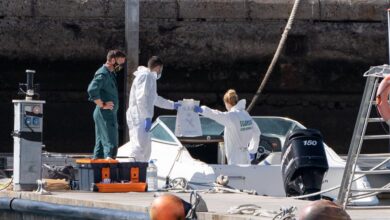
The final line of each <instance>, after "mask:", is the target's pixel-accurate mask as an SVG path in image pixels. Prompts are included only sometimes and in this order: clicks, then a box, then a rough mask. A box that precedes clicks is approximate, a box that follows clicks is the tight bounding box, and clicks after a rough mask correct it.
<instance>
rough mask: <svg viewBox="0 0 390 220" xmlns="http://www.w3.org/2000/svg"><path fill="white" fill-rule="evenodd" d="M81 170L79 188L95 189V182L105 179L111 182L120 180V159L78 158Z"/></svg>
mask: <svg viewBox="0 0 390 220" xmlns="http://www.w3.org/2000/svg"><path fill="white" fill-rule="evenodd" d="M76 163H77V168H78V170H79V172H78V173H79V178H78V180H79V189H80V190H86V191H93V187H94V184H96V183H102V182H103V181H104V179H109V180H110V182H112V183H114V182H119V179H118V161H117V160H104V159H97V160H93V159H81V160H76Z"/></svg>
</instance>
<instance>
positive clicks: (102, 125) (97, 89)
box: [88, 50, 126, 159]
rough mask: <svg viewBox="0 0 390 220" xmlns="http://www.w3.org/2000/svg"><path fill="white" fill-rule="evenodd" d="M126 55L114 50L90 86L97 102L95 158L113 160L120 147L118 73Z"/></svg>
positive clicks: (91, 97)
mask: <svg viewBox="0 0 390 220" xmlns="http://www.w3.org/2000/svg"><path fill="white" fill-rule="evenodd" d="M125 60H126V55H125V54H124V53H123V52H122V51H120V50H110V51H109V52H108V54H107V60H106V63H105V64H103V66H102V67H100V68H99V69H98V70H97V71H96V73H95V75H94V77H93V79H92V81H91V83H90V84H89V86H88V94H89V100H90V101H93V102H94V103H95V104H96V108H95V110H94V112H93V119H94V121H95V138H96V139H95V141H96V143H95V148H94V152H93V158H94V159H97V158H105V159H113V158H115V157H116V152H117V148H118V122H117V112H118V107H119V97H118V85H117V81H116V73H118V72H119V71H120V70H121V69H122V68H123V64H124V62H125Z"/></svg>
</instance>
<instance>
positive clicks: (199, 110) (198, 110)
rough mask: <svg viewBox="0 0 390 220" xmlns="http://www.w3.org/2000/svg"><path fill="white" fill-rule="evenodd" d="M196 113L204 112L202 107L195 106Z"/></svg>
mask: <svg viewBox="0 0 390 220" xmlns="http://www.w3.org/2000/svg"><path fill="white" fill-rule="evenodd" d="M194 112H196V113H202V112H203V109H202V108H201V107H199V106H195V107H194Z"/></svg>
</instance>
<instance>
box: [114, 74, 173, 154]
mask: <svg viewBox="0 0 390 220" xmlns="http://www.w3.org/2000/svg"><path fill="white" fill-rule="evenodd" d="M133 74H134V75H135V78H134V80H133V84H132V86H131V91H130V97H129V108H128V109H127V111H126V118H127V126H128V127H129V136H130V142H129V144H126V145H125V146H126V147H125V146H124V149H119V151H118V156H129V157H132V158H134V159H135V160H136V161H140V162H148V161H149V159H150V154H151V137H150V132H146V131H145V119H146V118H150V119H152V118H153V114H154V106H157V107H160V108H165V109H174V102H173V101H170V100H167V99H164V98H162V97H160V96H158V95H157V82H156V81H157V73H156V72H151V71H150V70H149V69H148V68H146V67H144V66H139V67H138V69H137V71H135V72H134V73H133Z"/></svg>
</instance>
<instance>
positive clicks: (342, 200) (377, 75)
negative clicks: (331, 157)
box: [337, 65, 390, 209]
mask: <svg viewBox="0 0 390 220" xmlns="http://www.w3.org/2000/svg"><path fill="white" fill-rule="evenodd" d="M388 74H390V66H388V65H382V66H374V67H371V68H370V70H368V71H367V72H366V73H364V76H365V77H367V81H366V86H365V88H364V93H363V97H362V101H361V103H360V109H359V113H358V117H357V120H356V124H355V129H354V131H353V136H352V140H351V144H350V146H349V151H348V157H347V162H346V165H345V170H344V174H343V179H342V181H341V186H340V190H339V194H338V197H337V203H338V204H339V205H341V206H342V207H343V208H344V209H346V208H347V206H348V202H349V201H351V199H352V198H355V199H358V198H359V196H360V197H363V195H361V194H360V195H357V196H352V192H361V193H365V194H364V195H376V194H377V193H380V192H390V188H369V189H363V190H352V189H351V186H352V182H353V181H354V176H355V174H360V176H359V177H356V176H355V180H356V179H357V178H362V177H363V176H365V175H378V174H390V170H377V169H378V168H380V167H381V166H383V165H384V164H386V163H387V162H388V161H389V160H390V157H388V158H387V159H386V160H384V161H382V162H381V163H380V164H378V165H377V166H375V167H373V168H371V169H370V170H366V171H356V166H357V161H358V158H359V154H360V150H361V148H362V144H363V141H365V140H379V139H390V135H388V134H385V135H383V134H382V135H366V129H367V124H368V123H377V122H379V123H382V122H384V120H383V119H382V118H371V117H370V115H371V110H372V106H373V105H376V101H375V98H376V90H377V88H378V84H379V81H380V79H382V78H383V77H385V76H386V75H388ZM362 175H363V176H362ZM374 207H375V208H381V207H380V206H374ZM348 208H352V207H348ZM355 208H356V207H355ZM364 208H367V206H366V207H364ZM386 208H389V206H386Z"/></svg>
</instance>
